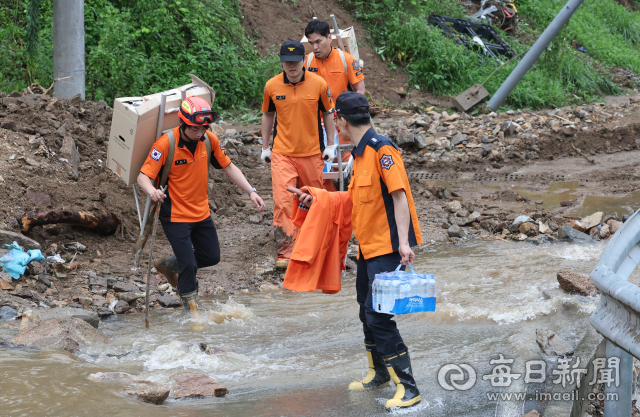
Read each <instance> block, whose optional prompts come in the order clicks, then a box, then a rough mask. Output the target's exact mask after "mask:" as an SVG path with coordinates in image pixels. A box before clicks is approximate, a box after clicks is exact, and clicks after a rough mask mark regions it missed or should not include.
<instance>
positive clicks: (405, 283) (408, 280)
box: [372, 265, 436, 314]
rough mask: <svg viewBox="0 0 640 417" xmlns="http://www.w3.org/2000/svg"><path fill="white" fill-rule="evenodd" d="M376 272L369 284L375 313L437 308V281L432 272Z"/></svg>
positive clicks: (399, 312)
mask: <svg viewBox="0 0 640 417" xmlns="http://www.w3.org/2000/svg"><path fill="white" fill-rule="evenodd" d="M400 267H401V265H400V266H398V268H396V270H395V271H393V272H384V273H382V274H376V277H375V279H374V281H373V286H372V292H373V294H372V297H373V309H374V310H375V311H376V312H378V313H386V314H410V313H418V312H422V311H436V280H435V277H434V276H433V274H418V273H416V271H415V270H414V269H413V266H411V265H409V267H410V268H411V272H409V271H406V272H405V271H401V270H400Z"/></svg>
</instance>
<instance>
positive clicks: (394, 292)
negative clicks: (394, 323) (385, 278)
mask: <svg viewBox="0 0 640 417" xmlns="http://www.w3.org/2000/svg"><path fill="white" fill-rule="evenodd" d="M401 284H402V281H401V279H400V277H399V276H398V275H396V276H394V277H393V281H391V302H390V303H389V311H391V310H393V307H394V306H395V305H396V300H398V299H400V298H402V297H401V295H400V290H401V288H400V287H401Z"/></svg>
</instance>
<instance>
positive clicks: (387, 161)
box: [380, 155, 395, 169]
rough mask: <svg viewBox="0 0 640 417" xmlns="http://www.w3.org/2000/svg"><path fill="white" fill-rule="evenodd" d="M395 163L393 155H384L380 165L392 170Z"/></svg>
mask: <svg viewBox="0 0 640 417" xmlns="http://www.w3.org/2000/svg"><path fill="white" fill-rule="evenodd" d="M394 163H395V162H393V157H392V156H391V155H382V158H380V165H382V168H384V169H391V167H392V166H393V164H394Z"/></svg>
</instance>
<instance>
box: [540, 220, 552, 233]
mask: <svg viewBox="0 0 640 417" xmlns="http://www.w3.org/2000/svg"><path fill="white" fill-rule="evenodd" d="M538 228H539V232H540V234H543V235H548V234H551V233H552V231H551V228H550V227H549V226H547V225H546V224H545V223H542V222H540V223H539V224H538Z"/></svg>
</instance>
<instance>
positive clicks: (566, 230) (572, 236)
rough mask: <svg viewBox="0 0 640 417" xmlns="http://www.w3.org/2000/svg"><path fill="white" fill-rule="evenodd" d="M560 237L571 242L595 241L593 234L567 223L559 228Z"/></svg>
mask: <svg viewBox="0 0 640 417" xmlns="http://www.w3.org/2000/svg"><path fill="white" fill-rule="evenodd" d="M558 239H561V240H568V241H569V242H571V243H593V239H591V236H589V235H588V234H586V233H582V232H579V231H577V230H576V229H573V228H571V227H569V226H566V225H565V226H562V227H561V228H559V229H558Z"/></svg>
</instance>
